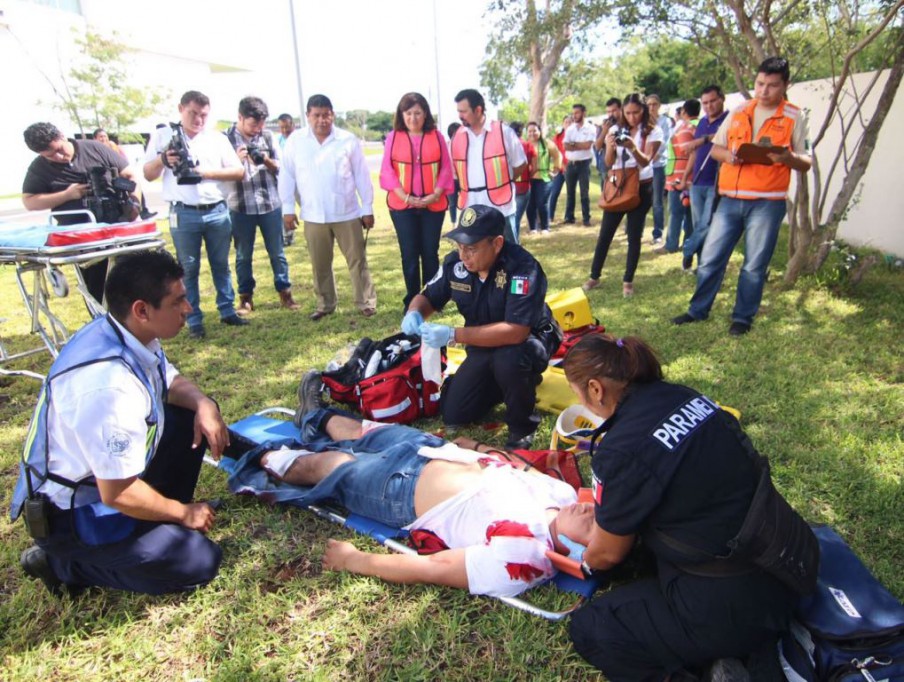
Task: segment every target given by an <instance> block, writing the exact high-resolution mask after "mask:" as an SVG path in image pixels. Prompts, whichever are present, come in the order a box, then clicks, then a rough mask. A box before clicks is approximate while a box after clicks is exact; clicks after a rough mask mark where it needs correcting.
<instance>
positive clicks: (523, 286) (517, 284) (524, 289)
mask: <svg viewBox="0 0 904 682" xmlns="http://www.w3.org/2000/svg"><path fill="white" fill-rule="evenodd" d="M510 291H511V292H512V293H513V294H516V295H524V294H527V293H529V292H530V281H529V280H528V279H527V277H519V276H517V275H516V276H514V277H512V287H511V289H510Z"/></svg>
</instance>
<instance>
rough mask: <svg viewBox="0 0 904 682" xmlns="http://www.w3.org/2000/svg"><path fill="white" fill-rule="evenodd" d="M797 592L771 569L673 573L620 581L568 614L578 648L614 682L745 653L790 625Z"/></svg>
mask: <svg viewBox="0 0 904 682" xmlns="http://www.w3.org/2000/svg"><path fill="white" fill-rule="evenodd" d="M794 601H795V600H794V598H793V597H792V596H791V595H790V593H789V591H788V590H786V589H785V588H784V587H783V586H782V585H781V584H780V583H779V582H778V581H777V580H775V579H774V578H772V577H771V576H768V575H765V574H762V573H755V574H750V575H746V576H736V577H727V578H701V577H696V576H690V575H687V574H682V573H677V572H676V573H673V575H672V577H671V579H666V580H663V579H662V578H646V579H643V580H638V581H636V582H633V583H630V584H628V585H624V586H621V587H617V588H615V589H613V590H612V591H611V592H607V593H606V594H604V595H602V596H601V597H598V598H596V599H594V600H593V601H592V602H590V603H589V604H587V605H586V606H584V607H583V608H581V609H580V610H578V611H577V612H575V613H574V615H573V616H572V617H571V621H570V623H569V634H570V635H571V640H572V642H573V643H574V648H575V650H576V651H577V652H578V653H579V654H580V655H581V656H583V657H584V659H586V660H587V662H588V663H590V664H592V665H594V666H595V667H597V668H599V669H600V670H602V671H603V673H604V674H605V675H606V678H607V679H609V680H611V681H612V682H627V681H632V682H633V681H640V680H643V681H647V680H649V681H650V682H654V681H655V682H661V681H662V680H664V679H665V677H666V676H667V675H670V674H672V673H674V672H676V671H678V670H681V669H684V668H689V667H690V668H692V667H695V666H703V665H705V664H706V663H708V662H709V661H712V660H714V659H716V658H724V657H737V658H744V657H746V656H747V655H749V654H751V653H753V652H754V651H757V650H758V649H760V648H761V647H762V646H763V645H764V644H765V643H767V642H769V641H770V640H772V639H774V638H775V637H777V635H778V634H779V633H781V632H782V631H784V630H785V629H786V628H787V624H788V619H789V618H790V610H791V606H792V604H793V603H794Z"/></svg>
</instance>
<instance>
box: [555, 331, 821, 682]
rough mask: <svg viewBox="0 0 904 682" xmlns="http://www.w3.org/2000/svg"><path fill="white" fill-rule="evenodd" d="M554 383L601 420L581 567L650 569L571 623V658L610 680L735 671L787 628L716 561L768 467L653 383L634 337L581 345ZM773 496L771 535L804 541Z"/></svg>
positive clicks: (653, 368)
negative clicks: (634, 561)
mask: <svg viewBox="0 0 904 682" xmlns="http://www.w3.org/2000/svg"><path fill="white" fill-rule="evenodd" d="M565 375H566V377H567V379H568V382H569V384H570V385H571V388H572V390H574V392H575V393H576V394H577V395H578V396H579V397H580V399H581V402H582V403H583V404H584V406H585V407H586V408H588V409H589V410H591V411H592V412H594V413H595V414H597V415H599V416H600V417H603V418H604V419H605V422H604V424H603V425H602V426H601V427H600V429H599V431H598V432H597V433H596V434H594V448H593V450H592V453H593V454H592V463H591V467H592V470H593V494H594V503H595V516H596V524H595V526H594V529H593V533H592V536H591V540H590V544H589V545H588V547H587V549H586V551H585V552H584V555H583V562H582V570H583V571H584V572H585V573H592V572H594V571H599V570H605V569H611V568H613V567H614V566H616V565H618V564H620V563H622V562H623V561H625V560H626V559H627V558H628V556H629V553H632V552H639V551H641V550H643V551H647V552H651V553H652V558H654V559H655V566H656V571H655V575H654V576H653V577H648V578H644V579H639V580H636V581H635V582H631V583H628V584H624V585H621V586H619V587H616V588H615V589H612V590H611V591H609V592H607V593H606V594H603V595H602V596H600V597H598V598H596V599H594V600H593V601H592V602H590V603H588V604H587V605H586V606H585V607H583V608H582V609H580V610H579V611H577V612H576V613H575V614H574V615H573V616H572V618H571V622H570V634H571V638H572V641H573V642H574V646H575V649H576V650H577V652H578V653H579V654H581V656H583V657H584V658H585V659H586V660H587V661H589V662H590V663H592V664H593V665H594V666H596V667H597V668H599V669H600V670H602V671H603V672H604V673H605V675H606V677H607V678H608V679H610V680H612V681H613V682H621V681H622V680H651V681H653V680H656V681H657V682H658V681H660V680H664V679H666V678H667V676H670V675H671V679H672V680H673V681H674V680H676V679H696V678H695V677H694V676H695V675H696V674H699V671H700V670H701V669H705V668H706V667H707V666H709V665H711V664H712V662H713V661H714V660H715V659H722V660H719V661H718V662H717V664H716V665H714V666H713V667H714V668H716V667H718V668H722V669H723V671H724V669H725V668H728V669H731V668H732V667H735V668H737V667H740V669H741V670H742V671H743V665H742V664H741V663H740V661H737V660H731V659H738V658H743V657H745V656H747V655H749V654H751V653H753V652H754V651H757V650H759V649H761V647H763V646H764V645H766V644H767V643H768V642H769V641H771V640H772V639H774V638H775V637H777V635H778V634H779V633H781V632H782V631H783V630H784V629H786V627H787V626H788V621H789V616H790V611H791V607H792V605H793V603H794V601H795V599H794V593H793V592H792V590H791V589H789V588H788V587H786V586H785V585H784V584H783V582H781V581H780V580H779V579H778V578H776V577H774V576H773V575H771V574H769V573H766V572H765V571H763V570H762V569H760V568H758V567H757V566H756V565H754V564H753V563H742V562H740V561H738V560H733V559H732V560H722V561H717V560H715V556H716V555H718V556H725V555H728V554H729V553H730V552H729V549H728V543H729V541H730V540H732V539H733V538H735V536H737V535H738V533H739V529H740V528H741V527H742V524H743V523H744V521H745V519H746V518H747V515H748V510H751V509H752V508H751V502H752V499H753V496H754V491H755V490H757V487H758V484H759V485H760V486H761V489H766V488H768V489H769V490H770V491H773V492H774V488H772V486H771V481H770V480H769V475H768V469H765V468H764V467H762V466H761V465H760V464H758V462H759V461H762V460H761V458H758V456H757V455H756V452H755V450H753V448H752V446H751V445H750V442H749V440H747V437H746V436H745V435H744V434H743V432H741V430H740V427H739V426H738V423H737V420H735V418H734V417H732V416H731V415H729V414H728V413H726V412H724V411H723V410H720V409H719V408H718V407H717V406H716V404H715V403H713V401H712V400H710V399H709V398H707V397H706V396H703V395H701V394H700V393H698V392H697V391H694V390H693V389H690V388H687V387H685V386H678V385H675V384H670V383H667V382H665V381H663V379H662V368H661V367H660V364H659V361H658V360H657V358H656V356H655V354H654V353H653V351H652V350H651V349H650V348H649V346H647V345H646V344H645V343H644V342H643V341H641V340H640V339H637V338H630V337H629V338H625V339H615V338H612V337H611V336H608V335H591V336H587V337H585V338H584V339H583V340H581V341H580V342H579V343H578V344H577V345H575V347H574V348H573V349H572V350H571V351H570V352H569V354H568V356H567V357H566V359H565ZM601 435H602V438H601V439H600V436H601ZM760 472H764V473H763V477H762V479H761V477H760ZM761 481H762V482H761ZM774 498H777V499H778V500H780V502H776V505H784V508H786V509H787V511H788V514H789V517H788V519H787V521H788V523H787V524H783V525H787V526H788V528H789V529H793V530H796V531H797V532H799V533H801V534H802V535H803V536H807V535H808V534H809V535H812V533H810V531H809V527H808V526H806V524H805V523H804V522H803V520H802V519H800V517H799V516H797V515H796V513H795V512H793V510H791V509H790V507H787V505H786V503H784V501H783V500H781V497H780V496H779V495H778V494H777V493H775V496H774ZM758 507H759V505H754V508H758ZM784 533H785V530H784V529H783V530H782V531H781V534H784ZM779 539H780V540H781V541H782V542H785V540H784V539H783V538H779ZM803 543H804V544H805V545H806V546H807V552H809V550H810V548H811V546H810V545H808V544H807V541H806V539H805V540H803ZM638 545H639V546H638ZM795 551H796V550H795ZM816 556H817V557H818V551H817V555H816ZM804 563H806V562H804ZM807 566H808V567H810V568H812V563H809V564H807ZM713 672H714V671H711V673H710V674H711V675H712V674H713ZM683 673H687V674H688V677H681V674H683ZM731 679H736V678H734V677H732V678H731ZM737 679H745V678H744V677H739V678H737Z"/></svg>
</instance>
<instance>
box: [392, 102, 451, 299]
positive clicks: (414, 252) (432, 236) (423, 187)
mask: <svg viewBox="0 0 904 682" xmlns="http://www.w3.org/2000/svg"><path fill="white" fill-rule="evenodd" d="M392 127H393V130H392V132H391V133H389V136H388V137H387V138H386V146H385V149H384V151H383V165H382V168H381V170H380V187H382V188H383V189H385V190H386V203H387V204H389V217H390V218H391V219H392V224H393V226H394V227H395V231H396V236H397V237H398V240H399V250H400V251H401V253H402V274H403V276H404V278H405V290H406V293H405V299H404V301H403V308H404V309H405V310H407V309H408V304H409V303H410V302H411V299H412V298H414V297H415V295H416V294H417V293H418V292H420V290H421V289H422V288H423V285H424V284H425V283H427V282H429V281H430V279H431V278H432V277H433V275H435V274H436V271H437V270H439V239H440V233H441V232H442V227H443V220H444V218H445V211H446V208H447V207H448V205H449V202H448V200H447V199H446V195H447V194H451V193H452V191H453V188H454V186H453V183H452V160H451V158H450V156H449V148H448V146H447V145H446V141H445V139H443V137H442V135H441V134H440V132H439V131H438V130H437V129H436V122H435V121H434V120H433V115H432V114H431V113H430V105H429V104H427V100H426V99H424V96H423V95H421V94H419V93H417V92H409V93H407V94H406V95H403V96H402V99H401V100H400V101H399V105H398V107H396V113H395V118H394V119H393V126H392Z"/></svg>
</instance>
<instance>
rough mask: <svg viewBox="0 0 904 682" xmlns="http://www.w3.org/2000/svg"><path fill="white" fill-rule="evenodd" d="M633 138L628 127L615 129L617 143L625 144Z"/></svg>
mask: <svg viewBox="0 0 904 682" xmlns="http://www.w3.org/2000/svg"><path fill="white" fill-rule="evenodd" d="M630 139H631V132H630V131H629V130H628V129H627V128H616V129H615V142H616V143H617V144H624V143H625V142H627V141H628V140H630Z"/></svg>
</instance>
